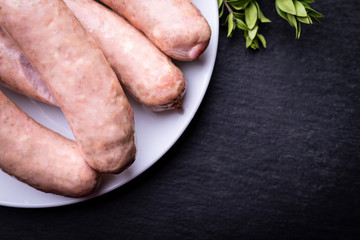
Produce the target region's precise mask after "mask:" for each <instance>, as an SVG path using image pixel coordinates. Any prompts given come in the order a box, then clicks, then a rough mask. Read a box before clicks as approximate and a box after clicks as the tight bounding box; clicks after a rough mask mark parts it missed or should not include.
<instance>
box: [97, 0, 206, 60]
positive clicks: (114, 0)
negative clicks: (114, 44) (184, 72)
mask: <svg viewBox="0 0 360 240" xmlns="http://www.w3.org/2000/svg"><path fill="white" fill-rule="evenodd" d="M101 1H102V2H103V3H105V4H106V5H108V6H109V7H111V8H112V9H113V10H114V11H116V12H118V13H119V14H121V15H123V16H124V17H125V18H126V19H128V20H129V21H130V22H131V23H132V24H133V25H134V26H135V27H137V28H138V29H140V30H141V31H142V32H144V33H145V35H146V36H147V37H148V38H149V39H150V40H151V41H153V43H154V44H155V45H156V46H158V47H159V48H160V50H162V51H163V52H164V53H165V54H167V55H168V56H170V57H172V58H174V59H178V60H182V61H191V60H194V59H196V58H198V57H199V56H200V54H201V53H202V52H204V50H205V49H206V47H207V46H208V44H209V40H210V35H211V29H210V26H209V24H208V23H207V21H206V19H205V18H204V17H203V16H202V15H201V13H200V11H199V9H197V8H196V7H195V6H194V4H193V3H192V2H191V1H190V0H146V1H144V0H101Z"/></svg>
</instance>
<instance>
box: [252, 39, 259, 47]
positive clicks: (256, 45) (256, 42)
mask: <svg viewBox="0 0 360 240" xmlns="http://www.w3.org/2000/svg"><path fill="white" fill-rule="evenodd" d="M250 47H251V48H252V49H254V50H256V49H259V48H260V46H259V41H258V40H257V39H254V40H253V41H252V44H251V46H250Z"/></svg>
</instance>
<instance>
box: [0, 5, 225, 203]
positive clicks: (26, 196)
mask: <svg viewBox="0 0 360 240" xmlns="http://www.w3.org/2000/svg"><path fill="white" fill-rule="evenodd" d="M193 2H194V4H195V5H196V6H197V7H198V8H199V9H200V10H201V12H202V14H203V15H204V16H205V18H206V19H207V20H208V22H209V24H210V27H211V30H212V37H211V41H210V44H209V47H208V49H207V50H206V51H205V53H204V54H203V55H202V56H201V57H200V59H198V60H197V61H194V62H188V63H180V62H176V64H177V65H178V66H179V67H180V68H181V70H182V71H183V72H184V75H185V78H186V80H187V84H188V85H187V91H186V94H185V97H184V99H183V107H184V111H183V112H178V111H168V112H162V113H153V112H151V111H149V110H148V109H146V108H145V107H144V106H142V105H140V104H138V103H136V102H134V101H131V100H130V103H131V106H132V107H133V110H134V114H135V128H136V129H135V130H136V136H135V138H136V145H137V150H138V152H137V157H136V161H135V162H134V164H133V165H132V166H131V167H130V168H128V169H127V170H126V171H124V172H123V173H121V174H119V175H103V178H102V181H101V184H100V186H99V188H98V190H97V191H96V192H95V193H94V194H92V195H90V196H88V197H85V198H68V197H62V196H58V195H55V194H49V193H43V192H41V191H38V190H36V189H34V188H32V187H30V186H28V185H26V184H24V183H22V182H20V181H18V180H16V179H15V178H13V177H10V176H9V175H7V174H5V173H4V172H2V171H1V170H0V205H4V206H12V207H25V208H38V207H54V206H62V205H67V204H72V203H76V202H81V201H84V200H87V199H90V198H94V197H97V196H100V195H102V194H104V193H107V192H109V191H111V190H113V189H116V188H118V187H120V186H121V185H123V184H125V183H127V182H129V181H130V180H131V179H133V178H135V177H136V176H138V175H139V174H141V173H142V172H144V171H145V170H146V169H148V168H149V167H150V166H151V165H153V164H154V163H155V162H156V161H157V160H158V159H160V158H161V157H162V156H163V155H164V154H165V153H166V152H167V151H168V150H169V148H170V147H171V146H172V145H173V144H174V143H175V142H176V141H177V139H178V138H179V137H180V135H181V134H182V133H183V132H184V130H185V129H186V127H187V126H188V124H189V123H190V121H191V119H192V118H193V117H194V115H195V112H196V111H197V109H198V108H199V105H200V103H201V101H202V99H203V97H204V95H205V92H206V89H207V87H208V84H209V81H210V78H211V74H212V71H213V68H214V63H215V58H216V52H217V45H218V34H219V32H218V30H219V20H218V8H217V2H216V1H215V0H213V1H211V3H209V0H193ZM0 90H1V91H3V92H4V93H5V94H6V95H7V96H8V97H9V98H10V99H11V100H13V101H14V102H15V103H16V104H17V105H18V106H19V107H20V108H22V109H23V110H24V111H25V112H27V113H28V114H29V115H30V116H31V117H33V118H34V119H35V120H36V121H38V122H39V123H41V124H42V125H44V126H46V127H48V128H51V129H53V130H54V131H56V132H58V133H60V134H62V135H63V136H65V137H68V138H71V139H74V136H73V134H72V132H71V130H70V127H69V125H68V123H67V122H66V119H65V117H64V115H63V114H62V112H61V111H60V109H58V108H56V107H52V106H50V105H47V104H44V103H41V102H37V101H34V100H31V99H29V98H26V97H23V96H21V95H19V94H16V93H14V92H11V91H9V90H6V89H5V88H2V87H0Z"/></svg>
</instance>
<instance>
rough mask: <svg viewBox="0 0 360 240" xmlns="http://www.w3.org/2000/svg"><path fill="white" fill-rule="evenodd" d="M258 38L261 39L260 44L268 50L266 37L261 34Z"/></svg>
mask: <svg viewBox="0 0 360 240" xmlns="http://www.w3.org/2000/svg"><path fill="white" fill-rule="evenodd" d="M257 37H258V38H259V39H260V42H261V44H262V45H263V47H264V48H266V40H265V37H264V36H263V35H262V34H260V33H258V34H257Z"/></svg>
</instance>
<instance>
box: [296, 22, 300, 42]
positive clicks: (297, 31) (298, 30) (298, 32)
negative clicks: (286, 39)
mask: <svg viewBox="0 0 360 240" xmlns="http://www.w3.org/2000/svg"><path fill="white" fill-rule="evenodd" d="M300 33H301V24H300V22H297V28H296V38H297V39H299V38H300Z"/></svg>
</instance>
